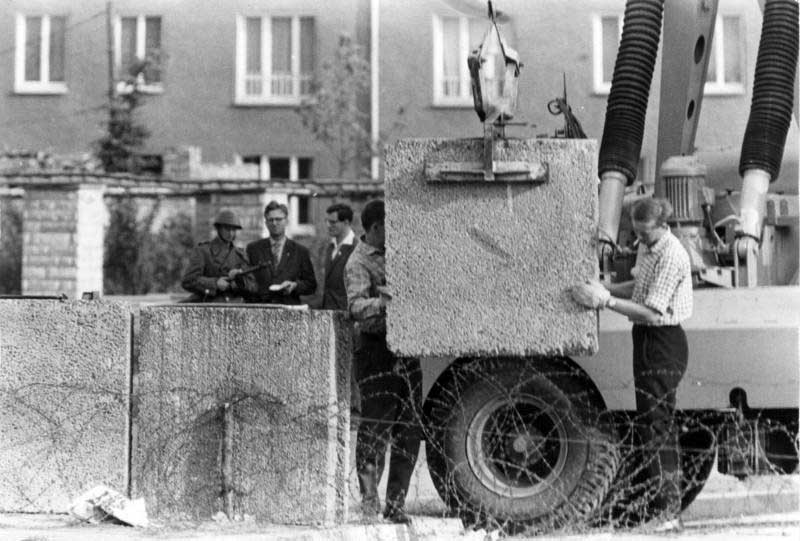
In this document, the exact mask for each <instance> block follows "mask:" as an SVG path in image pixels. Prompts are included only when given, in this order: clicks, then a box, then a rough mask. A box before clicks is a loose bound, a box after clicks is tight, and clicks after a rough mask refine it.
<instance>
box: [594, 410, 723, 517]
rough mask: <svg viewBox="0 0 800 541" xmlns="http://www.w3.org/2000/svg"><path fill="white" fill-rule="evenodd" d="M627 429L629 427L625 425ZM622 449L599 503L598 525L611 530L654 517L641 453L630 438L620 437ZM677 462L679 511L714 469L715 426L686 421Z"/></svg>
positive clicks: (698, 492) (698, 491) (699, 421)
mask: <svg viewBox="0 0 800 541" xmlns="http://www.w3.org/2000/svg"><path fill="white" fill-rule="evenodd" d="M625 426H627V427H628V428H630V427H631V426H632V425H630V424H628V423H626V424H625ZM620 439H621V440H622V441H623V448H624V449H628V451H627V452H626V453H623V457H622V462H621V465H620V468H619V470H618V472H617V478H616V479H615V480H614V483H613V485H612V488H611V490H610V491H609V494H608V497H607V498H606V501H605V502H603V506H602V511H601V513H600V520H599V522H600V523H601V524H603V525H608V524H611V525H612V526H615V527H633V526H638V525H639V524H642V523H644V522H647V521H648V520H651V519H653V518H655V515H656V513H655V512H654V511H653V510H652V509H651V507H650V497H648V486H647V479H646V476H645V475H644V471H643V470H642V468H641V465H642V464H643V463H644V457H643V455H642V450H641V449H640V448H638V447H637V446H636V445H635V444H634V442H633V435H632V433H631V432H630V431H629V432H628V433H627V434H620ZM679 443H680V460H681V474H682V476H681V481H680V491H681V511H683V510H685V509H686V508H687V507H689V505H690V504H691V503H692V502H693V501H694V500H695V498H697V495H698V494H700V491H701V490H702V489H703V487H704V486H705V483H706V481H707V480H708V476H709V475H710V474H711V470H712V468H713V467H714V459H715V458H716V451H717V435H716V424H714V423H713V422H710V423H705V422H703V421H701V420H698V419H693V418H689V419H686V420H685V422H684V426H683V429H682V431H681V434H680V436H679Z"/></svg>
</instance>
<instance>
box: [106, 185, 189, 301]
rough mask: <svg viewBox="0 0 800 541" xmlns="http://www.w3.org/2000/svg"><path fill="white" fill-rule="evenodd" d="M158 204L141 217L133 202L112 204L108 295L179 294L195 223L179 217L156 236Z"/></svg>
mask: <svg viewBox="0 0 800 541" xmlns="http://www.w3.org/2000/svg"><path fill="white" fill-rule="evenodd" d="M159 208H160V207H159V205H158V204H156V205H154V207H153V208H152V209H150V210H149V211H148V212H147V213H146V214H145V215H144V216H143V217H142V218H139V206H138V204H137V202H136V200H134V199H120V200H116V201H114V202H113V203H111V204H110V205H109V214H110V216H109V218H110V220H109V226H108V231H107V232H106V239H105V260H104V264H103V269H104V283H103V289H104V290H105V293H106V294H109V295H145V294H148V293H165V292H173V291H180V280H181V275H182V273H183V269H184V268H185V266H186V264H187V261H188V254H189V251H190V250H191V248H192V246H193V240H192V220H191V218H189V217H188V216H186V215H185V214H177V215H175V216H172V217H170V218H168V219H167V220H165V221H164V223H163V225H162V226H161V227H160V228H159V230H158V231H157V232H156V233H153V232H152V225H153V221H154V219H155V217H156V215H157V214H158V211H159Z"/></svg>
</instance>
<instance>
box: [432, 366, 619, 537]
mask: <svg viewBox="0 0 800 541" xmlns="http://www.w3.org/2000/svg"><path fill="white" fill-rule="evenodd" d="M595 391H596V390H595V389H594V387H593V385H592V384H591V381H589V380H588V378H587V377H586V376H585V375H584V374H583V373H582V372H580V371H579V370H578V369H576V368H574V367H573V366H571V365H569V364H568V363H566V362H565V361H561V360H557V359H520V358H495V359H483V360H477V361H470V362H468V363H465V364H463V365H461V366H459V367H457V368H455V369H454V371H453V373H451V374H448V375H447V376H446V377H445V378H444V381H443V382H442V383H441V384H440V385H439V386H438V387H437V388H435V389H434V390H433V391H432V395H431V396H429V401H428V403H427V404H426V406H427V407H426V411H427V413H428V419H427V421H428V423H427V429H428V434H427V436H428V437H427V444H426V452H427V458H428V467H429V469H430V473H431V478H432V479H433V481H434V485H435V486H436V489H437V490H438V491H439V494H440V495H441V496H442V499H443V500H444V501H445V503H447V505H448V507H449V508H450V509H451V511H452V512H454V513H457V514H458V515H459V516H461V517H462V518H463V519H464V520H465V522H468V523H475V524H487V523H488V524H492V525H495V526H500V527H502V528H503V529H505V530H506V531H507V532H511V533H513V532H516V531H520V530H521V529H524V528H526V527H531V526H533V527H535V528H538V529H551V528H558V527H560V526H563V525H565V524H567V523H575V522H576V521H580V520H583V519H585V518H587V517H589V516H591V515H592V513H594V512H595V511H596V509H597V508H598V507H599V505H600V504H601V502H602V501H603V499H604V497H605V495H606V492H607V491H608V489H609V488H610V486H611V482H612V480H613V479H614V476H615V474H616V471H617V467H618V464H619V454H618V451H617V446H616V443H615V441H614V438H613V437H612V436H611V434H612V433H613V432H612V431H611V430H610V429H603V428H601V427H602V426H604V425H603V423H600V422H598V421H599V418H598V412H599V411H600V410H601V409H602V407H601V405H598V404H596V403H595V402H596V397H597V393H596V392H595Z"/></svg>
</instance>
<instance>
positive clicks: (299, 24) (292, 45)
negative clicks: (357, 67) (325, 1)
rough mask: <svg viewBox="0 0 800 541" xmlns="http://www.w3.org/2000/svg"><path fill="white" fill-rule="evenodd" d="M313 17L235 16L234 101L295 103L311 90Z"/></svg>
mask: <svg viewBox="0 0 800 541" xmlns="http://www.w3.org/2000/svg"><path fill="white" fill-rule="evenodd" d="M315 48H316V45H315V32H314V18H313V17H302V16H281V17H243V16H239V17H237V18H236V100H235V101H236V103H238V104H244V105H258V104H298V103H299V102H300V99H301V98H302V97H304V96H307V95H308V94H310V93H311V81H312V77H313V73H314V63H315V58H314V57H315Z"/></svg>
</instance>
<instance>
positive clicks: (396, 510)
mask: <svg viewBox="0 0 800 541" xmlns="http://www.w3.org/2000/svg"><path fill="white" fill-rule="evenodd" d="M383 518H385V519H386V520H388V521H389V522H393V523H395V524H411V517H409V516H408V515H407V514H406V512H405V510H404V509H403V508H402V507H388V506H387V507H386V509H384V510H383Z"/></svg>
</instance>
